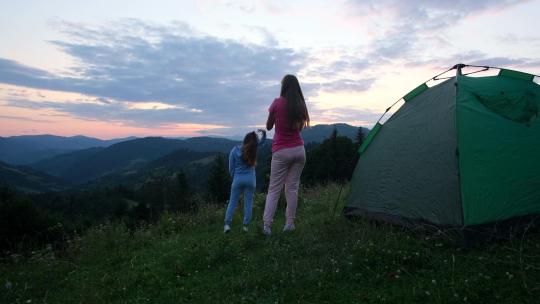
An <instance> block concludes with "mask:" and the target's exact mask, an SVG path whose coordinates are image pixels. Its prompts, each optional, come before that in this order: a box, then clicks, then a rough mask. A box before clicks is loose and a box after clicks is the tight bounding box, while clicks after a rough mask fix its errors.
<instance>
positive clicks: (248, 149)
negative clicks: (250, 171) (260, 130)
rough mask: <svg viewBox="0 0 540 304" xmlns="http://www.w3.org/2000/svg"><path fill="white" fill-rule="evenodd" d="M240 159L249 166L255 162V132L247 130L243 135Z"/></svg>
mask: <svg viewBox="0 0 540 304" xmlns="http://www.w3.org/2000/svg"><path fill="white" fill-rule="evenodd" d="M242 159H243V160H244V162H245V163H246V164H248V165H249V166H251V167H253V166H255V164H256V163H257V134H256V133H255V132H249V133H248V134H246V136H245V137H244V144H243V145H242Z"/></svg>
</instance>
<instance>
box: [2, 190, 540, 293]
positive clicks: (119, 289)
mask: <svg viewBox="0 0 540 304" xmlns="http://www.w3.org/2000/svg"><path fill="white" fill-rule="evenodd" d="M338 190H339V188H338V187H337V186H334V185H330V186H327V187H321V188H316V189H311V190H304V191H303V192H302V194H301V197H300V200H299V210H298V214H297V230H296V231H294V232H292V233H288V234H283V233H281V232H280V228H281V227H282V225H283V213H284V210H283V209H284V208H283V205H281V206H280V208H279V209H278V212H277V216H276V222H275V225H274V234H273V235H272V236H271V237H268V238H267V237H264V236H263V235H261V233H260V223H261V214H262V209H263V206H264V196H263V195H261V194H258V195H257V196H256V200H255V203H254V221H253V223H252V226H251V231H250V232H248V233H243V232H241V231H240V220H241V217H240V216H241V212H237V214H236V216H235V219H234V222H233V230H232V231H231V233H230V234H228V235H223V234H222V232H221V231H222V220H223V213H224V209H223V206H220V207H217V206H207V207H204V208H202V209H201V210H200V211H199V213H198V214H197V215H194V216H189V215H172V214H169V215H164V216H163V217H162V219H161V220H160V221H159V222H158V223H156V224H155V225H151V226H149V227H145V228H140V229H138V230H136V231H134V232H130V231H129V230H128V229H127V228H125V227H124V226H123V225H121V224H114V223H113V224H108V225H102V226H99V227H95V228H93V229H91V230H90V231H89V232H87V233H86V234H85V235H84V236H82V237H81V238H79V239H76V240H72V241H71V242H70V243H69V244H68V245H69V246H68V249H66V250H64V251H60V252H55V251H52V250H50V249H49V250H48V249H44V250H41V251H36V252H34V253H33V255H31V256H30V257H29V258H22V257H20V256H11V257H9V258H7V259H6V260H4V261H3V262H1V263H0V281H1V282H2V286H1V287H0V288H1V290H2V291H1V292H0V302H2V303H537V300H538V298H539V296H540V242H539V241H540V234H538V232H528V233H525V234H523V235H522V236H520V237H518V238H516V239H514V240H512V241H505V242H500V243H490V244H485V245H482V246H480V247H478V248H475V249H473V250H469V251H465V250H462V249H460V248H458V247H456V246H455V245H454V244H453V243H452V242H451V241H450V240H448V239H447V238H446V237H445V236H444V235H443V234H435V235H433V234H423V233H421V232H413V231H407V230H403V229H400V228H396V227H392V226H387V225H374V224H372V223H369V222H367V221H363V220H360V221H349V220H347V219H345V218H343V217H341V216H340V215H339V212H337V213H338V214H336V215H334V203H335V202H336V197H337V194H338ZM342 204H343V199H342V200H341V201H340V202H339V205H340V206H338V210H339V209H340V208H341V205H342Z"/></svg>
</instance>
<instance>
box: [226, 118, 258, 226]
mask: <svg viewBox="0 0 540 304" xmlns="http://www.w3.org/2000/svg"><path fill="white" fill-rule="evenodd" d="M258 131H259V132H260V133H261V134H262V136H261V139H260V140H259V139H258V137H257V134H256V133H255V132H250V133H248V134H246V136H245V137H244V143H243V144H242V146H235V147H234V148H232V149H231V153H229V174H230V175H231V177H232V178H233V182H232V185H231V197H230V199H229V205H228V206H227V212H226V213H225V226H224V227H223V232H224V233H227V232H229V231H230V230H231V222H232V218H233V215H234V209H235V208H236V204H237V203H238V199H239V198H240V194H241V193H244V227H243V228H242V229H243V230H244V231H245V232H247V231H248V224H249V222H250V221H251V208H252V206H253V192H255V185H256V179H255V164H256V163H257V147H258V146H259V145H261V144H262V143H264V141H265V140H266V131H264V130H261V129H259V130H258Z"/></svg>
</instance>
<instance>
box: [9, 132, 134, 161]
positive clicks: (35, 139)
mask: <svg viewBox="0 0 540 304" xmlns="http://www.w3.org/2000/svg"><path fill="white" fill-rule="evenodd" d="M134 138H135V137H127V138H117V139H111V140H102V139H98V138H92V137H87V136H82V135H78V136H71V137H63V136H56V135H48V134H45V135H22V136H10V137H0V161H4V162H6V163H9V164H12V165H28V164H30V163H33V162H36V161H39V160H42V159H46V158H50V157H53V156H56V155H60V154H64V153H68V152H71V151H75V150H81V149H88V148H92V147H107V146H110V145H113V144H115V143H119V142H122V141H127V140H131V139H134Z"/></svg>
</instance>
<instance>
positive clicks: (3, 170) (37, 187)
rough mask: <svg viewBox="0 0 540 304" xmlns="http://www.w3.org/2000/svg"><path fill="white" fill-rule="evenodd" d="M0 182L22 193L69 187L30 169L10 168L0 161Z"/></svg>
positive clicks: (56, 179)
mask: <svg viewBox="0 0 540 304" xmlns="http://www.w3.org/2000/svg"><path fill="white" fill-rule="evenodd" d="M0 181H3V182H6V183H7V184H9V185H10V186H12V187H14V188H16V189H18V190H20V191H24V192H33V193H35V192H49V191H60V190H64V189H67V188H68V187H69V185H67V184H66V183H65V182H63V181H62V180H61V179H60V178H57V177H53V176H50V175H47V174H45V173H42V172H38V171H36V170H33V169H32V168H28V167H23V166H12V165H10V164H7V163H4V162H1V161H0Z"/></svg>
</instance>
